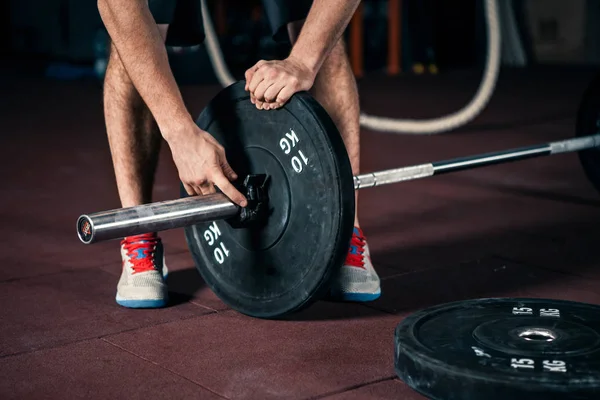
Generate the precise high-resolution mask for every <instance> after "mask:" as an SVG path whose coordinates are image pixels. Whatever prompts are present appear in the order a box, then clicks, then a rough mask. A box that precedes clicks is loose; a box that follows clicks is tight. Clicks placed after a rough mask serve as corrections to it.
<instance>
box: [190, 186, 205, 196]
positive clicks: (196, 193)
mask: <svg viewBox="0 0 600 400" xmlns="http://www.w3.org/2000/svg"><path fill="white" fill-rule="evenodd" d="M192 189H193V190H194V196H202V194H203V193H202V189H201V188H200V186H198V185H193V186H192Z"/></svg>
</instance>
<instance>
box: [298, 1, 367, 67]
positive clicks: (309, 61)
mask: <svg viewBox="0 0 600 400" xmlns="http://www.w3.org/2000/svg"><path fill="white" fill-rule="evenodd" d="M359 3H360V0H314V1H313V5H312V7H311V9H310V12H309V13H308V16H307V17H306V21H305V22H304V26H303V28H302V31H301V33H300V36H299V37H298V40H297V41H296V44H295V45H294V47H293V48H292V52H291V53H290V56H291V57H294V58H296V59H298V60H302V61H303V62H304V64H305V65H306V66H307V67H308V68H309V69H311V70H312V71H315V72H316V71H318V70H319V68H321V65H322V64H323V61H324V60H325V58H327V56H328V55H329V53H330V52H331V50H332V49H333V46H334V45H335V44H336V43H337V41H338V40H339V39H340V37H341V36H342V34H343V33H344V30H345V29H346V27H347V26H348V23H349V22H350V19H352V15H354V12H355V11H356V8H357V7H358V5H359Z"/></svg>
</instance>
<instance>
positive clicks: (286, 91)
mask: <svg viewBox="0 0 600 400" xmlns="http://www.w3.org/2000/svg"><path fill="white" fill-rule="evenodd" d="M294 93H296V91H295V90H294V89H293V87H291V86H289V85H288V86H286V87H284V88H283V89H281V91H280V92H279V94H278V95H277V99H276V100H275V102H276V103H279V104H281V105H283V104H285V103H287V102H288V100H289V99H290V98H291V97H292V96H293V95H294Z"/></svg>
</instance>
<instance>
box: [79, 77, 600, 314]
mask: <svg viewBox="0 0 600 400" xmlns="http://www.w3.org/2000/svg"><path fill="white" fill-rule="evenodd" d="M599 88H600V85H599V84H598V80H595V81H594V82H593V83H592V85H591V86H590V87H589V88H588V90H587V91H586V94H585V95H584V98H583V101H582V103H581V104H580V107H579V114H578V117H577V127H576V137H574V138H571V139H566V140H561V141H555V142H550V143H543V144H537V145H532V146H527V147H521V148H515V149H510V150H503V151H497V152H491V153H486V154H479V155H472V156H467V157H462V158H456V159H451V160H445V161H439V162H432V163H426V164H420V165H413V166H408V167H402V168H395V169H389V170H384V171H378V172H371V173H366V174H362V175H358V176H352V169H351V166H350V161H349V158H348V154H347V152H346V148H345V146H344V143H343V140H342V137H341V135H340V133H339V131H338V130H337V128H336V125H335V124H334V122H333V121H332V120H331V118H330V117H329V115H328V114H327V112H326V111H325V110H324V109H323V107H322V106H321V105H320V104H319V103H318V102H317V101H316V100H315V99H314V98H312V97H311V96H310V95H309V94H308V93H306V92H301V93H297V94H295V95H294V96H293V97H292V99H291V100H290V101H289V102H288V103H287V104H286V105H285V106H284V107H283V108H281V109H279V110H275V111H269V112H264V111H260V110H257V109H256V107H255V106H254V105H253V104H252V103H251V102H250V99H249V95H248V92H246V91H245V90H244V82H243V81H240V82H237V83H234V84H233V85H231V86H229V87H227V88H225V89H224V90H222V91H221V92H220V93H218V94H217V96H216V97H215V98H214V99H213V100H212V101H211V102H210V103H209V104H208V106H207V107H206V108H205V109H204V110H203V111H202V113H201V114H200V116H199V118H198V120H197V121H196V122H197V125H198V126H199V127H200V128H201V129H203V130H206V131H208V132H210V133H211V135H213V136H214V137H215V138H216V139H217V140H218V141H219V142H220V143H221V145H223V147H224V148H225V150H226V153H227V158H228V160H229V162H230V164H231V166H232V167H233V169H234V171H236V173H237V174H238V175H239V176H242V177H245V179H244V180H243V183H240V184H237V186H238V189H239V190H241V191H242V192H243V193H244V194H245V195H246V196H247V198H248V200H249V202H248V206H247V207H245V208H240V207H239V206H237V205H235V204H234V203H233V202H231V201H230V200H229V199H228V198H227V197H226V196H225V195H223V194H222V193H220V192H217V193H215V194H211V195H206V196H193V197H189V196H187V194H186V193H185V191H183V189H181V196H182V197H181V198H180V199H175V200H169V201H163V202H157V203H151V204H145V205H141V206H136V207H129V208H121V209H114V210H109V211H102V212H97V213H94V214H85V215H81V216H80V217H79V218H78V220H77V233H78V236H79V239H80V240H81V241H82V242H83V243H85V244H91V243H95V242H99V241H104V240H110V239H118V238H122V237H125V236H131V235H136V234H141V233H147V232H157V231H163V230H168V229H174V228H181V227H184V228H185V236H186V240H187V243H188V246H189V248H190V251H191V253H192V256H193V258H194V262H195V264H196V267H197V269H198V271H199V272H200V274H201V276H202V278H203V279H204V280H205V282H206V283H207V285H208V286H209V287H210V288H211V289H212V290H213V291H214V292H215V294H216V295H217V296H218V297H219V298H220V299H221V300H222V301H224V302H225V303H226V304H228V305H229V306H230V307H231V308H233V309H235V310H237V311H238V312H241V313H243V314H246V315H249V316H253V317H258V318H278V317H281V316H284V315H287V314H290V313H292V312H296V311H298V310H300V309H302V308H304V307H306V306H308V305H309V304H311V303H312V302H313V301H315V300H317V299H320V298H322V296H324V295H325V294H326V293H327V292H328V290H329V284H330V281H331V279H332V276H333V274H334V273H335V271H337V270H338V269H339V267H340V266H341V265H342V263H343V261H344V258H345V255H346V253H347V251H348V245H349V241H350V237H351V234H352V229H353V221H354V208H355V203H354V191H355V190H357V189H364V188H369V187H374V186H380V185H387V184H392V183H397V182H403V181H409V180H414V179H421V178H425V177H430V176H434V175H439V174H445V173H450V172H455V171H462V170H466V169H472V168H477V167H483V166H488V165H494V164H500V163H506V162H511V161H518V160H524V159H530V158H534V157H541V156H548V155H555V154H562V153H569V152H579V156H580V159H581V162H582V165H583V167H584V170H585V173H586V175H587V176H588V178H589V179H590V180H591V181H592V183H593V184H594V186H596V188H598V189H599V190H600V164H599V163H600V157H599V156H598V154H599V153H598V152H599V151H600V150H598V147H599V146H600V134H599V133H596V132H598V124H597V121H598V120H599V111H600V93H599V90H598V89H599Z"/></svg>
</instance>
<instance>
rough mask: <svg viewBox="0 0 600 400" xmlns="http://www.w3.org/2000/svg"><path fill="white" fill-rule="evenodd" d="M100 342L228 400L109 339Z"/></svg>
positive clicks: (105, 338)
mask: <svg viewBox="0 0 600 400" xmlns="http://www.w3.org/2000/svg"><path fill="white" fill-rule="evenodd" d="M101 340H102V341H103V342H105V343H107V344H109V345H111V346H113V347H115V348H117V349H119V350H120V351H123V352H126V353H128V354H131V355H132V356H134V357H136V358H138V359H140V360H142V361H144V362H147V363H149V364H152V365H154V366H155V367H158V368H160V369H162V370H164V371H167V372H169V373H171V374H173V375H175V376H178V377H179V378H181V379H184V380H186V381H188V382H190V383H192V384H194V385H196V386H199V387H201V388H202V389H205V390H207V391H209V392H211V393H212V394H214V395H216V396H218V397H220V398H222V399H228V398H227V397H225V396H223V395H222V394H220V393H218V392H216V391H214V390H212V389H210V388H208V387H206V386H204V385H203V384H201V383H200V382H196V381H195V380H193V379H191V378H188V377H187V376H185V375H182V374H180V373H178V372H176V371H174V370H172V369H171V368H168V367H166V366H164V365H162V364H159V363H157V362H156V361H153V360H150V359H148V358H146V357H144V356H142V355H141V354H137V353H135V352H134V351H131V350H129V349H127V348H125V347H123V346H119V345H118V344H116V343H114V342H111V341H110V340H109V338H108V337H103V338H101Z"/></svg>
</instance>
